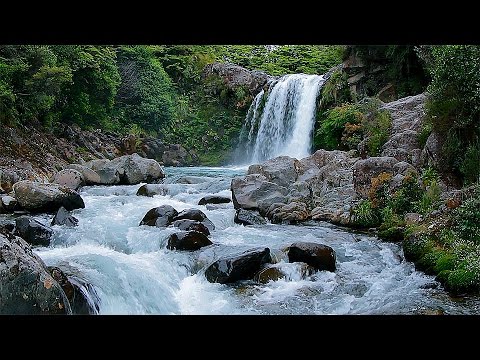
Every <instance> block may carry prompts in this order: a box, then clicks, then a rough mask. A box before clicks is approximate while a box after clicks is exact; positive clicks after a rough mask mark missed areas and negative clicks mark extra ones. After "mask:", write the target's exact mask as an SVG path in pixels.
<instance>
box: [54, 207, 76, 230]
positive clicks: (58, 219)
mask: <svg viewBox="0 0 480 360" xmlns="http://www.w3.org/2000/svg"><path fill="white" fill-rule="evenodd" d="M50 225H52V226H53V225H65V226H68V227H74V226H77V225H78V219H77V218H76V217H74V216H73V215H71V214H70V213H69V212H68V211H67V210H66V209H65V208H64V207H63V206H62V207H61V208H60V209H58V211H57V213H56V214H55V216H54V217H53V219H52V222H51V223H50Z"/></svg>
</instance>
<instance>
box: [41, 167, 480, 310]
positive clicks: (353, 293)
mask: <svg viewBox="0 0 480 360" xmlns="http://www.w3.org/2000/svg"><path fill="white" fill-rule="evenodd" d="M165 172H166V174H167V177H166V179H165V183H166V184H167V187H168V191H169V193H168V194H167V195H165V196H161V195H156V196H154V197H144V196H136V195H135V194H136V192H137V190H138V188H139V187H140V185H132V186H95V187H83V188H82V189H81V191H80V193H81V196H82V198H83V199H84V201H85V209H78V210H75V211H73V212H72V213H73V215H74V216H75V217H77V218H78V219H79V226H78V227H75V228H67V227H62V226H54V227H53V228H54V231H55V235H54V238H53V241H52V243H51V244H50V246H49V247H39V248H36V249H35V252H36V253H37V254H38V255H39V256H40V257H41V258H42V259H43V260H44V261H45V262H46V264H47V265H56V266H60V267H63V268H67V269H69V272H70V273H74V274H75V273H76V274H78V275H79V276H80V277H82V278H84V279H86V280H87V281H88V282H89V283H90V284H91V285H92V286H93V288H94V289H95V292H96V295H97V296H98V306H99V314H425V313H432V312H440V313H445V314H478V313H480V310H479V309H480V306H479V301H478V299H476V298H466V299H465V298H463V299H453V298H451V297H449V296H448V295H447V294H446V293H445V291H443V289H442V288H441V286H440V285H439V284H438V283H437V282H436V281H435V280H434V278H433V277H431V276H427V275H425V274H423V273H421V272H418V271H415V269H414V266H413V264H412V263H409V262H406V261H405V260H404V258H403V254H402V250H401V248H400V247H399V246H398V245H396V244H392V243H386V242H382V241H380V240H379V239H377V238H376V237H373V236H368V235H366V234H361V233H353V232H350V231H347V230H346V229H342V228H340V227H336V226H333V225H330V224H327V223H309V224H306V225H297V226H294V225H273V224H267V225H259V226H248V227H244V226H242V225H237V224H235V223H234V222H233V217H234V214H235V210H234V209H233V204H232V203H229V204H224V205H222V206H219V207H218V208H217V209H212V210H207V209H206V207H205V206H200V205H197V203H198V201H199V199H200V198H202V197H203V196H204V195H206V194H219V195H225V196H231V193H230V190H229V188H230V180H231V178H232V177H234V176H239V175H244V174H245V173H246V168H241V167H240V168H239V167H237V168H235V167H224V168H218V167H217V168H213V167H210V168H208V167H188V168H165ZM185 176H192V177H194V178H192V179H193V180H194V181H195V182H197V183H196V184H184V183H181V182H184V179H185ZM182 179H183V180H182ZM192 179H191V180H192ZM179 182H180V183H179ZM164 204H169V205H172V206H173V207H174V208H175V209H176V210H178V211H181V210H183V209H187V208H198V209H201V210H202V211H203V212H204V213H205V214H206V215H207V217H208V218H209V219H210V220H211V221H212V222H213V223H214V224H215V226H216V229H215V230H214V231H212V234H211V235H210V239H211V241H212V242H213V243H214V244H213V245H211V246H209V247H205V248H202V249H200V250H198V251H194V252H185V251H176V250H168V249H166V241H167V237H168V235H169V234H171V233H173V232H175V229H174V228H164V229H161V228H156V227H149V226H138V224H139V222H140V220H141V219H142V218H143V216H144V215H145V213H146V212H147V211H148V210H149V209H151V208H154V207H157V206H160V205H164ZM36 218H37V219H38V220H39V221H41V222H43V223H45V224H48V223H49V222H50V221H51V219H52V216H51V215H38V216H36ZM296 241H309V242H318V243H322V244H326V245H329V246H331V247H332V248H333V249H334V250H335V251H336V254H337V270H336V271H335V272H334V273H333V272H328V271H320V272H316V273H314V274H311V275H309V276H307V275H302V270H301V266H300V264H299V263H288V262H286V261H285V254H284V252H282V249H284V248H285V247H287V246H288V245H290V244H291V243H293V242H296ZM261 246H264V247H269V248H270V249H271V252H272V254H274V257H275V258H276V259H277V261H279V262H278V263H277V264H276V265H275V266H278V267H280V268H282V270H283V271H284V272H285V273H286V274H288V276H287V277H286V278H283V279H279V280H276V281H270V282H268V283H266V284H260V283H256V282H253V281H249V282H243V283H238V284H235V285H223V284H214V283H209V282H208V281H207V280H206V279H205V277H204V275H203V271H204V270H205V268H206V267H207V266H208V265H209V264H210V263H212V262H213V261H214V260H215V259H217V258H218V257H219V256H221V255H225V254H234V253H238V252H241V251H243V250H246V249H250V248H254V247H261Z"/></svg>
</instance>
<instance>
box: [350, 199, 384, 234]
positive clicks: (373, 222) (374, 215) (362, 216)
mask: <svg viewBox="0 0 480 360" xmlns="http://www.w3.org/2000/svg"><path fill="white" fill-rule="evenodd" d="M352 212H353V216H354V219H355V220H354V222H355V224H356V225H358V226H360V227H372V226H377V225H378V224H379V223H380V221H381V217H380V214H379V213H378V210H377V209H376V208H375V207H374V206H373V205H372V203H371V202H370V201H369V200H362V201H361V202H359V203H358V204H357V205H356V206H354V207H353V209H352Z"/></svg>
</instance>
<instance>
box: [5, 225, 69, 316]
mask: <svg viewBox="0 0 480 360" xmlns="http://www.w3.org/2000/svg"><path fill="white" fill-rule="evenodd" d="M0 299H1V303H0V314H21V315H36V314H69V313H71V309H70V304H69V302H68V299H67V297H66V295H65V293H64V291H63V290H62V288H61V286H60V285H59V284H58V283H57V282H56V281H55V280H54V279H53V278H52V276H51V275H50V274H49V273H48V271H47V268H46V266H45V264H44V263H43V261H42V260H41V259H40V258H39V257H38V256H37V255H35V254H34V253H33V252H32V249H31V248H30V246H29V245H28V244H27V243H26V242H25V241H24V240H23V239H21V238H19V237H17V236H13V235H8V234H0Z"/></svg>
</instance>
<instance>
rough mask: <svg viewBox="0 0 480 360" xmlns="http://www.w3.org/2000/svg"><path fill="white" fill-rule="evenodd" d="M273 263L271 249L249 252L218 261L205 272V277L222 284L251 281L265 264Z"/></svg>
mask: <svg viewBox="0 0 480 360" xmlns="http://www.w3.org/2000/svg"><path fill="white" fill-rule="evenodd" d="M271 262H272V258H271V256H270V249H269V248H261V249H252V250H247V251H244V252H242V253H240V254H237V255H231V256H225V257H222V258H220V259H218V260H217V261H215V262H214V263H213V264H211V265H210V266H209V267H208V268H207V269H206V270H205V277H206V278H207V280H208V281H209V282H216V283H220V284H226V283H232V282H235V281H239V280H249V279H253V277H254V276H255V274H256V273H257V272H258V271H259V270H260V269H261V267H262V266H263V265H264V264H267V263H271Z"/></svg>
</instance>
